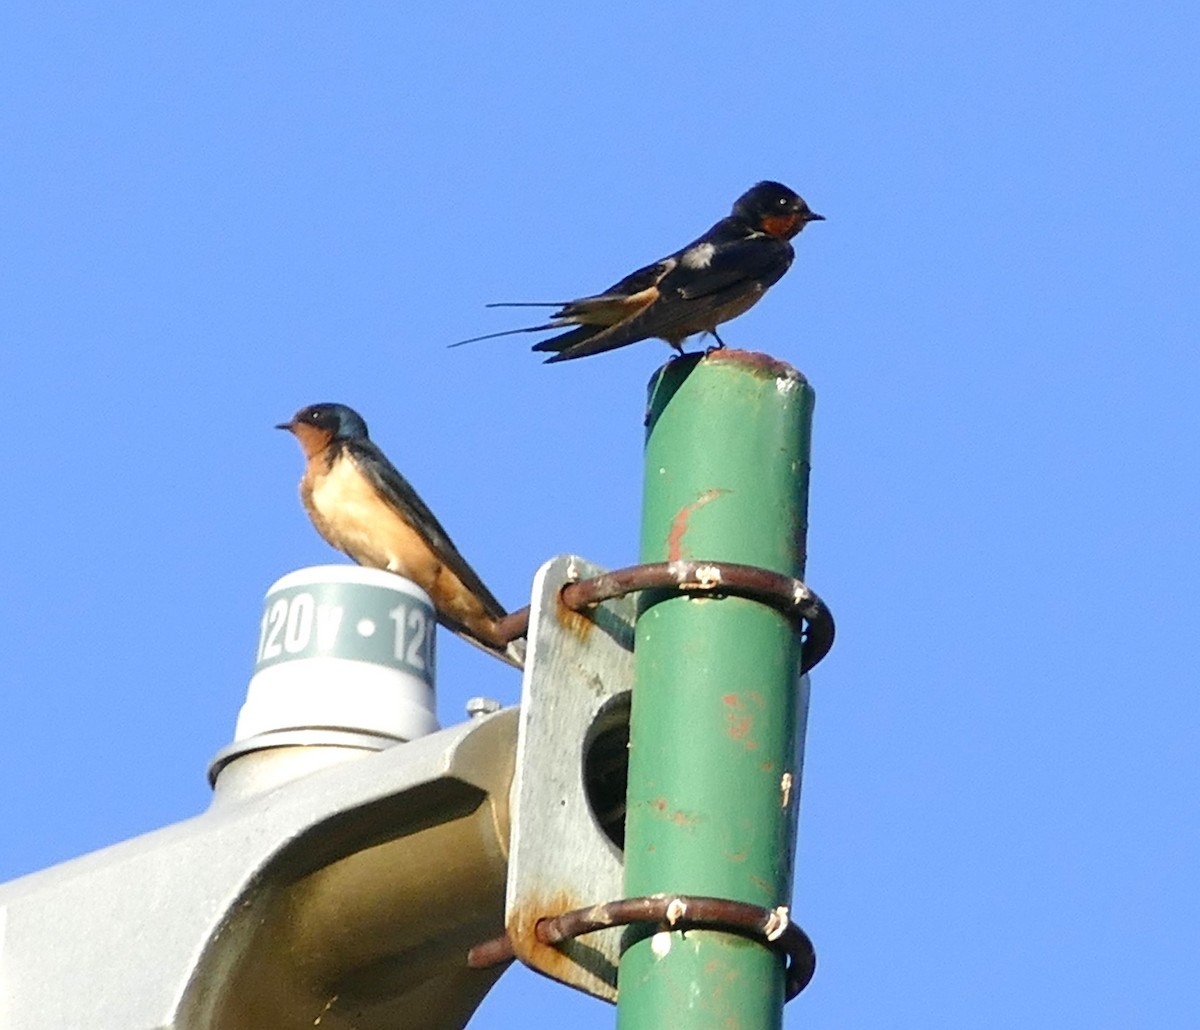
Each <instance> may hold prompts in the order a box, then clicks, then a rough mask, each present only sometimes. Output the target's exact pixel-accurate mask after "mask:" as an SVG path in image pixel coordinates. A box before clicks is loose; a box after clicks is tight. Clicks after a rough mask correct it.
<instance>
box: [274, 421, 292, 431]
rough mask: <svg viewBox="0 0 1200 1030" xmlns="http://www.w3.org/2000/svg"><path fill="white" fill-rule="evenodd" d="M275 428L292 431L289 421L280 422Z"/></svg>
mask: <svg viewBox="0 0 1200 1030" xmlns="http://www.w3.org/2000/svg"><path fill="white" fill-rule="evenodd" d="M275 428H276V429H286V430H287V431H288V432H289V433H290V432H291V431H292V424H291V423H290V422H280V423H279V425H277V426H276V427H275Z"/></svg>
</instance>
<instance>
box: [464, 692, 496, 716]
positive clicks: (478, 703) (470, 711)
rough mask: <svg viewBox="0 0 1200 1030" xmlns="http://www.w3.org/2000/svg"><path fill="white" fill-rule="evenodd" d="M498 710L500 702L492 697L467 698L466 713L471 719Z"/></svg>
mask: <svg viewBox="0 0 1200 1030" xmlns="http://www.w3.org/2000/svg"><path fill="white" fill-rule="evenodd" d="M498 711H500V702H499V701H497V700H496V699H495V698H494V697H471V698H467V715H468V716H470V718H472V719H481V718H483V716H485V715H491V714H492V712H498Z"/></svg>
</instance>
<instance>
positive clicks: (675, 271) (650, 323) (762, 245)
mask: <svg viewBox="0 0 1200 1030" xmlns="http://www.w3.org/2000/svg"><path fill="white" fill-rule="evenodd" d="M821 221H824V215H818V214H816V213H815V212H813V211H811V210H810V209H809V206H808V205H807V204H806V203H805V202H804V200H803V198H801V197H800V196H798V195H797V194H796V193H794V192H792V190H790V189H788V188H787V187H786V186H784V185H783V184H782V183H778V182H760V183H758V184H757V185H755V186H752V187H751V188H750V189H748V190H747V191H746V192H745V193H743V194H742V195H741V196H740V197H738V199H737V200H736V201H735V202H734V205H733V211H732V212H731V213H730V215H729V216H728V217H727V218H722V219H721V220H720V221H719V222H717V224H716V225H714V226H713V227H712V228H711V229H709V230H708V232H706V233H705V234H704V235H703V236H701V237H699V238H698V239H695V240H693V241H692V242H691V243H689V244H688V245H687V246H686V247H683V248H681V249H679V250H677V251H675V253H674V254H670V255H668V256H667V257H665V258H662V259H661V260H659V261H656V262H655V263H654V264H652V265H647V266H646V267H645V268H639V269H638V270H637V271H636V272H631V273H630V274H629V275H627V276H626V277H625V278H624V279H622V280H621V281H620V282H617V283H614V284H613V285H612V286H610V287H609V288H608V289H607V290H605V291H604V292H603V293H598V294H596V295H594V296H591V297H580V298H578V299H577V300H569V301H548V302H545V303H541V302H539V303H525V302H521V303H515V304H514V303H502V304H489V305H488V307H494V308H498V307H557V308H558V310H557V311H555V312H554V314H553V315H551V316H550V321H549V322H546V323H544V324H543V325H534V326H526V327H525V328H522V329H509V330H507V331H505V332H500V333H488V334H487V335H485V336H475V337H472V338H471V339H469V340H460V341H459V342H458V343H453V344H451V345H450V346H452V347H458V346H461V345H462V344H464V343H474V342H475V341H477V340H491V339H495V338H496V337H498V336H511V335H513V334H515V333H540V332H545V331H546V330H548V329H561V328H562V327H563V326H568V325H570V326H575V327H576V328H574V329H572V330H570V331H569V332H565V333H561V334H559V335H558V336H552V337H551V338H550V339H548V340H542V341H541V342H540V343H536V344H534V346H533V350H535V351H550V352H552V356H551V357H549V358H547V359H546V360H547V364H549V363H552V362H555V361H569V360H570V359H572V358H582V357H586V356H587V355H589V354H599V353H601V352H602V351H606V350H614V349H615V348H617V347H624V346H625V345H626V344H629V343H637V342H638V341H639V340H647V339H650V338H651V337H658V338H660V339H663V340H666V341H667V343H669V344H670V345H671V346H672V347H674V348H675V349H676V350H678V351H679V352H680V353H682V352H683V341H684V340H685V339H687V338H688V337H689V336H692V335H694V334H695V333H709V334H711V335H712V336H713V337H714V338H715V339H716V341H717V345H718V346H720V347H723V346H725V344H724V342H723V341H722V340H721V337H720V336H718V335H717V326H718V325H720V324H721V323H722V322H728V321H729V320H730V319H732V318H737V316H738V315H740V314H743V313H744V312H746V311H748V310H749V309H750V308H751V307H753V305H754V304H755V303H757V301H758V300H759V298H760V297H762V295H763V294H764V293H766V291H767V289H768V288H769V287H771V286H773V285H774V284H775V283H777V282H778V281H779V280H780V278H782V276H783V273H784V272H786V271H787V270H788V268H789V267H790V266H791V264H792V258H793V257H794V256H795V252H794V251H793V250H792V245H791V244H790V243H789V242H788V241H789V240H790V239H791V238H792V237H793V236H795V235H796V234H797V233H799V232H800V231H801V230H802V229H803V228H804V227H805V226H806V225H807V224H808V223H809V222H821Z"/></svg>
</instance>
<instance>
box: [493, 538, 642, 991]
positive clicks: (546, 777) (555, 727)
mask: <svg viewBox="0 0 1200 1030" xmlns="http://www.w3.org/2000/svg"><path fill="white" fill-rule="evenodd" d="M603 571H604V570H603V569H601V568H599V567H597V566H595V565H592V564H591V563H590V562H587V561H585V560H584V559H582V558H578V557H575V556H563V557H558V558H554V559H552V560H551V561H549V562H547V563H546V564H545V565H543V566H542V567H541V568H540V569H539V570H538V573H537V576H536V577H535V578H534V581H533V595H532V600H531V605H530V621H529V634H528V638H527V639H528V651H527V654H526V659H525V676H524V680H523V682H522V686H521V716H520V727H519V731H518V733H519V736H518V741H517V761H516V775H515V777H514V780H513V787H512V800H511V808H512V835H511V839H510V854H509V867H508V890H507V896H506V909H505V927H506V929H507V931H508V935H509V938H510V940H511V941H512V946H513V950H514V952H515V953H516V955H517V957H518V958H519V959H520V960H521V961H522V962H524V963H525V964H526V965H528V966H530V967H532V968H534V969H536V970H538V971H539V972H541V973H544V974H546V975H547V976H550V977H553V978H554V979H556V980H560V981H561V982H563V983H565V984H567V985H569V986H571V987H575V988H578V989H579V990H581V991H585V992H586V993H588V994H591V995H594V996H595V997H598V998H603V999H605V1000H607V1001H615V1000H616V997H617V989H616V983H617V961H618V958H619V955H620V940H621V933H622V928H621V927H614V928H611V929H604V930H597V931H595V932H593V933H589V934H586V935H584V936H582V937H580V938H578V939H573V940H570V941H564V942H563V943H561V944H558V945H553V946H552V945H547V944H542V943H540V942H539V941H538V939H537V936H536V933H535V927H536V926H537V921H538V920H539V919H540V918H543V917H545V916H553V915H557V914H559V913H561V912H566V911H568V910H570V909H576V908H581V907H583V906H586V905H591V904H593V903H595V902H596V901H598V900H602V899H606V898H617V897H621V895H622V891H623V889H624V885H623V879H624V863H623V855H622V852H621V850H620V849H619V848H618V846H617V844H616V843H614V841H613V840H612V839H610V837H609V835H608V834H606V833H605V832H604V830H603V829H602V828H601V825H600V822H599V821H598V818H597V814H596V811H595V810H594V802H593V801H590V800H589V797H588V793H589V790H588V786H587V784H588V783H589V782H591V783H592V785H593V788H594V789H593V791H592V793H593V797H594V798H596V797H597V791H599V792H600V793H601V794H602V793H604V791H603V788H602V785H600V786H597V768H598V767H602V766H603V765H604V756H605V753H606V752H607V757H608V758H609V759H610V762H609V764H610V765H611V764H615V763H613V762H612V761H611V759H612V753H611V752H612V749H613V746H614V744H613V742H614V741H617V742H619V741H620V739H621V727H622V725H624V726H626V727H627V726H628V704H629V694H630V690H631V688H632V685H633V628H634V619H635V616H636V612H637V599H636V596H634V595H630V596H625V597H618V598H615V599H613V600H609V601H605V602H603V603H602V604H600V605H598V606H597V607H596V608H594V609H592V610H591V611H588V612H586V613H582V614H580V613H577V612H573V611H571V610H570V609H568V608H566V607H565V606H564V605H563V604H562V601H561V600H560V593H561V591H562V588H563V587H564V586H566V585H567V584H568V583H571V582H574V581H575V580H578V579H585V578H590V577H592V576H596V575H599V574H600V573H602V572H603ZM589 753H590V754H592V755H593V756H595V757H596V763H597V764H596V765H593V766H590V767H589V768H590V773H589V771H588V768H585V767H588V761H587V756H588V755H589ZM620 757H621V759H623V758H624V755H621V756H620ZM601 771H602V770H601ZM600 779H601V780H602V779H603V777H602V775H601V776H600ZM610 793H619V797H620V801H619V803H621V804H623V801H624V787H623V783H622V784H621V785H620V788H619V791H617V792H610ZM601 818H603V813H602V815H601ZM606 822H607V820H606ZM614 822H622V823H623V820H614ZM610 832H613V831H612V830H611V829H610Z"/></svg>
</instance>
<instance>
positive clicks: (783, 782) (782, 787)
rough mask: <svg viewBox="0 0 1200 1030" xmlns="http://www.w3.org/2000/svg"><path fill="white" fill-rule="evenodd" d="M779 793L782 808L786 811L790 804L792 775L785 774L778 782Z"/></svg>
mask: <svg viewBox="0 0 1200 1030" xmlns="http://www.w3.org/2000/svg"><path fill="white" fill-rule="evenodd" d="M779 793H780V794H781V795H783V805H782V807H783V808H784V809H785V810H786V809H787V807H788V805H790V804H791V803H792V774H791V773H790V772H785V773H784V774H783V776H782V777H781V778H780V780H779Z"/></svg>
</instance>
